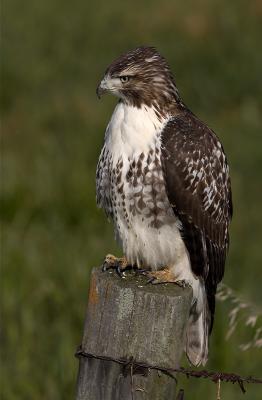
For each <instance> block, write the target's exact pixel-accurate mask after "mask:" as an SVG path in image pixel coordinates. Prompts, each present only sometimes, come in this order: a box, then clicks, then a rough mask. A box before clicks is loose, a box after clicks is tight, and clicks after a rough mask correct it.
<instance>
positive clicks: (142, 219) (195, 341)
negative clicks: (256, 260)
mask: <svg viewBox="0 0 262 400" xmlns="http://www.w3.org/2000/svg"><path fill="white" fill-rule="evenodd" d="M106 91H108V92H110V93H112V94H115V95H117V96H118V97H119V98H120V102H119V103H118V105H117V107H116V109H115V112H114V114H113V116H112V119H111V121H110V123H109V125H108V128H107V131H106V136H105V143H104V147H103V150H102V152H101V156H100V159H99V164H98V168H97V201H98V204H99V205H100V206H102V207H103V208H104V209H105V211H106V213H107V214H108V215H109V216H110V217H111V218H112V220H113V221H114V225H115V231H116V237H117V238H118V239H119V241H120V243H121V244H122V246H123V250H124V252H125V254H126V256H127V260H128V262H129V263H131V264H132V263H133V264H136V265H138V266H140V265H141V266H143V267H145V268H151V269H152V270H153V271H155V272H153V273H151V274H153V275H154V274H155V277H156V279H158V280H160V279H161V280H163V279H164V278H163V277H164V276H168V277H169V278H168V280H170V281H177V280H179V279H185V280H187V281H188V282H189V283H190V284H191V285H192V287H193V293H194V301H193V303H192V310H191V315H190V318H189V324H188V334H187V344H186V352H187V355H188V357H189V359H190V361H191V362H192V363H193V364H194V365H199V363H203V364H205V362H206V361H207V355H208V331H209V333H210V332H211V330H212V326H213V319H214V312H215V293H216V288H217V284H218V283H219V282H220V280H221V279H222V277H223V274H224V267H225V260H226V255H227V251H228V245H229V233H228V227H229V222H230V219H231V217H232V198H231V185H230V178H229V169H228V164H227V160H226V156H225V153H224V150H223V147H222V145H221V143H220V141H219V139H218V137H217V136H216V135H215V133H214V132H213V131H212V130H211V129H209V128H208V127H207V126H206V125H205V124H204V123H203V122H202V121H200V120H199V119H198V118H197V117H196V116H195V115H194V114H193V113H192V112H191V111H190V110H189V109H188V108H187V107H186V106H185V104H184V103H183V101H182V100H181V98H180V96H179V93H178V90H177V87H176V84H175V80H174V78H173V75H172V73H171V71H170V68H169V66H168V64H167V62H166V60H165V59H164V58H163V57H162V56H161V55H160V54H159V53H158V52H157V51H156V49H154V48H152V47H139V48H137V49H135V50H132V51H130V52H128V53H126V54H124V55H122V56H120V57H119V58H117V59H116V60H115V61H114V62H113V63H112V64H111V65H110V66H109V67H108V68H107V70H106V72H105V76H104V78H103V80H102V81H101V83H100V85H99V86H98V89H97V93H98V95H101V94H102V93H103V92H106ZM163 267H166V268H165V269H164V270H163V269H162V270H161V268H163ZM164 272H166V273H164ZM160 276H161V278H160Z"/></svg>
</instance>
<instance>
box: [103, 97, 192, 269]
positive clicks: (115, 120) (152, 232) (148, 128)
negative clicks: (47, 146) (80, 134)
mask: <svg viewBox="0 0 262 400" xmlns="http://www.w3.org/2000/svg"><path fill="white" fill-rule="evenodd" d="M166 122H167V120H162V121H159V119H158V118H157V116H156V114H155V112H154V110H153V109H151V108H147V107H142V108H141V109H138V108H135V107H130V106H127V105H124V104H123V103H119V104H118V105H117V107H116V109H115V111H114V113H113V115H112V118H111V121H110V123H109V125H108V128H107V131H106V136H105V147H104V151H105V152H106V154H108V155H107V160H108V167H107V169H108V171H109V175H110V177H109V179H107V181H108V183H109V185H110V189H109V190H107V193H108V195H109V196H110V201H111V204H112V211H113V212H112V214H113V221H114V224H115V232H116V237H117V239H118V240H119V242H120V243H121V244H122V247H123V252H124V254H125V255H126V257H127V259H128V260H129V262H130V263H132V264H135V263H136V264H138V265H142V266H144V267H151V268H152V269H159V268H160V267H163V266H167V265H168V266H171V265H175V264H176V265H177V267H178V270H179V273H180V272H181V271H180V270H181V269H184V267H183V266H185V265H186V270H188V269H189V268H190V267H189V259H188V255H187V251H186V248H185V245H184V242H183V240H182V238H181V234H180V231H179V226H180V222H179V220H178V219H177V218H176V217H175V215H174V212H173V210H172V208H171V206H170V203H169V201H168V198H167V195H166V192H165V184H164V177H163V174H162V167H161V157H160V150H161V142H160V133H161V131H162V129H163V127H164V125H165V124H166ZM142 154H143V155H144V156H143V157H141V155H142ZM139 160H141V162H140V161H139ZM148 160H149V161H148ZM150 160H151V161H150ZM152 160H154V162H153V161H152ZM139 162H140V164H139ZM156 163H157V164H156ZM132 164H134V165H135V166H134V168H133V172H132V173H133V175H132V177H131V178H130V180H129V181H128V180H127V176H128V173H129V171H130V166H132ZM138 165H139V168H140V169H141V170H142V171H145V169H144V168H145V167H147V172H146V174H142V175H140V174H139V173H138V167H137V166H138ZM119 166H121V178H122V179H121V180H120V179H119V182H118V179H117V177H118V176H119V174H120V172H119ZM117 182H118V183H117ZM122 184H123V187H122ZM179 266H181V267H179Z"/></svg>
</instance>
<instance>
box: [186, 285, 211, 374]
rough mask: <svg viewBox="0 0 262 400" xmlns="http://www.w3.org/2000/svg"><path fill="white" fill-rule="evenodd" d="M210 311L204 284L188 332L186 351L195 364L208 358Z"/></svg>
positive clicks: (193, 307) (201, 362)
mask: <svg viewBox="0 0 262 400" xmlns="http://www.w3.org/2000/svg"><path fill="white" fill-rule="evenodd" d="M210 324H211V317H210V311H209V306H208V301H207V297H206V294H205V288H204V286H201V287H200V290H199V296H198V298H197V301H196V302H195V303H194V304H193V306H192V308H191V311H190V316H189V321H188V326H187V333H186V348H185V352H186V355H187V358H188V359H189V361H190V363H191V364H193V365H194V366H196V367H197V366H199V365H200V364H202V365H205V364H206V362H207V360H208V340H209V328H210Z"/></svg>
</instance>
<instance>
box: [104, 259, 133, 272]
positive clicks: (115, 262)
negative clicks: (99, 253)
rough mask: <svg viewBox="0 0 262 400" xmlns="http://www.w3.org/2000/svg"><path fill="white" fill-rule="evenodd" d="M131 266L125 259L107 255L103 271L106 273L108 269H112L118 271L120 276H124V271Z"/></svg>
mask: <svg viewBox="0 0 262 400" xmlns="http://www.w3.org/2000/svg"><path fill="white" fill-rule="evenodd" d="M129 266H130V264H128V262H127V259H126V258H125V257H121V258H117V257H115V256H113V255H112V254H107V256H106V257H105V260H104V263H103V268H102V271H103V272H105V271H107V270H108V269H111V268H112V269H115V270H116V272H117V273H118V275H120V276H122V273H123V272H124V270H125V269H126V268H127V267H129Z"/></svg>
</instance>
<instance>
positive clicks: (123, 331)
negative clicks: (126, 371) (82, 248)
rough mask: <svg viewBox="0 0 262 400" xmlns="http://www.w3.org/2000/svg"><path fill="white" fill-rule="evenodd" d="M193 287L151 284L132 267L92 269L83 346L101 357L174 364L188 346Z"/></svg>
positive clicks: (166, 364)
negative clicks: (130, 269)
mask: <svg viewBox="0 0 262 400" xmlns="http://www.w3.org/2000/svg"><path fill="white" fill-rule="evenodd" d="M191 300H192V289H191V288H190V287H187V288H181V287H178V286H177V285H175V284H171V283H168V284H157V285H152V284H147V278H146V277H145V276H143V275H138V274H135V273H134V272H127V273H125V275H124V277H123V278H120V277H119V276H118V275H117V274H116V272H115V271H107V272H102V269H101V268H94V269H93V270H92V275H91V285H90V291H89V301H88V309H87V316H86V321H85V328H84V336H83V341H82V349H83V350H84V351H85V352H87V353H91V354H94V355H97V356H105V357H111V358H116V359H126V360H128V359H130V358H131V357H132V358H133V359H134V360H135V361H136V362H138V363H139V362H141V363H146V364H149V365H154V366H159V367H163V368H176V367H178V365H179V361H180V358H181V355H182V352H183V349H184V343H185V334H186V325H187V322H188V316H189V310H190V306H191Z"/></svg>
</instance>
